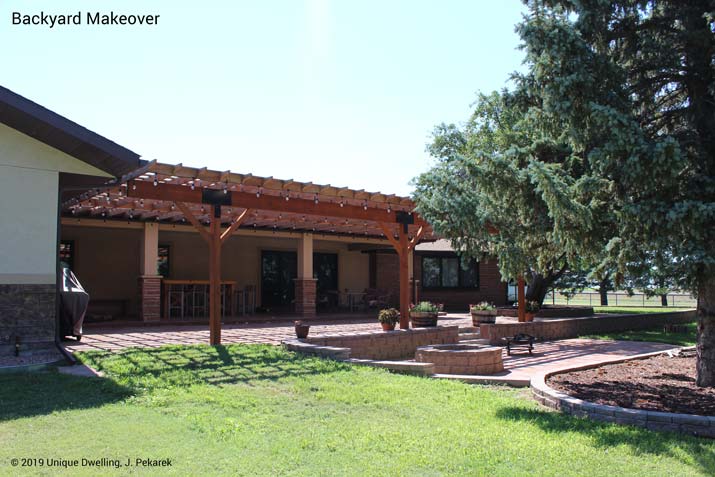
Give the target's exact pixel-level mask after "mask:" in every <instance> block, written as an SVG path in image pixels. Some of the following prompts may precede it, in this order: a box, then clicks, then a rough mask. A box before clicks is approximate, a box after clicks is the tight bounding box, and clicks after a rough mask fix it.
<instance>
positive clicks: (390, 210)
mask: <svg viewBox="0 0 715 477" xmlns="http://www.w3.org/2000/svg"><path fill="white" fill-rule="evenodd" d="M390 212H392V209H391V208H390V206H389V205H388V206H387V213H388V214H389V213H390Z"/></svg>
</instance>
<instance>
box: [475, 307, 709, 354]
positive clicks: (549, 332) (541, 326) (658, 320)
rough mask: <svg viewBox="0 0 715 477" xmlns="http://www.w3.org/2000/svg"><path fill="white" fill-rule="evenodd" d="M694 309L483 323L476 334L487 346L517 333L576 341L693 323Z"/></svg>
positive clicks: (694, 317)
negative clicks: (589, 335) (599, 335)
mask: <svg viewBox="0 0 715 477" xmlns="http://www.w3.org/2000/svg"><path fill="white" fill-rule="evenodd" d="M696 317H697V315H696V312H695V310H691V311H678V312H672V313H649V314H641V315H610V316H599V317H593V318H573V319H568V318H565V319H549V320H545V321H533V322H530V323H495V324H493V325H490V324H482V325H480V327H479V332H480V334H481V336H482V338H485V339H488V340H489V343H490V344H493V345H498V344H502V339H503V338H505V337H507V336H514V335H515V334H517V333H526V334H529V335H532V336H535V337H536V338H537V339H543V340H556V339H565V338H575V337H577V336H581V335H588V334H595V333H612V332H618V331H626V330H643V329H647V328H653V327H656V326H662V325H664V324H666V323H689V322H691V321H695V319H696Z"/></svg>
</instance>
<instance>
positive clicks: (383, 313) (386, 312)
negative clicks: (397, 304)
mask: <svg viewBox="0 0 715 477" xmlns="http://www.w3.org/2000/svg"><path fill="white" fill-rule="evenodd" d="M377 321H379V322H380V323H386V324H388V325H395V324H397V323H398V322H399V321H400V312H399V311H397V310H396V309H395V308H385V309H383V310H380V313H378V315H377Z"/></svg>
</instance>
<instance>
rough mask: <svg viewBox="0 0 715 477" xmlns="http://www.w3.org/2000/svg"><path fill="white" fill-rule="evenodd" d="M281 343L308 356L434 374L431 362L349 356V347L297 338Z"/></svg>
mask: <svg viewBox="0 0 715 477" xmlns="http://www.w3.org/2000/svg"><path fill="white" fill-rule="evenodd" d="M282 344H283V346H284V347H285V348H286V349H287V350H289V351H295V352H296V353H302V354H306V355H310V356H318V357H320V358H327V359H334V360H336V361H344V362H346V363H351V364H361V365H363V366H373V367H376V368H387V369H389V370H391V371H396V372H398V373H407V374H416V375H418V376H432V375H433V374H434V364H433V363H418V362H414V361H392V360H391V361H382V360H374V359H358V358H351V357H350V348H338V347H335V346H319V345H315V344H313V343H309V342H307V341H303V340H299V339H290V340H285V341H283V343H282Z"/></svg>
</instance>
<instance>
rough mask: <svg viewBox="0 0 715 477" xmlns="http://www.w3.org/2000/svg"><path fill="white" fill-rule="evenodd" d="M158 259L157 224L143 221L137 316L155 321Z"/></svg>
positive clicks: (158, 303)
mask: <svg viewBox="0 0 715 477" xmlns="http://www.w3.org/2000/svg"><path fill="white" fill-rule="evenodd" d="M158 260H159V225H158V224H155V223H149V222H146V223H144V230H143V231H142V238H141V247H140V256H139V274H140V275H139V318H141V319H142V320H144V321H155V320H159V319H160V318H161V276H160V275H159V274H158V273H157V263H158Z"/></svg>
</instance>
